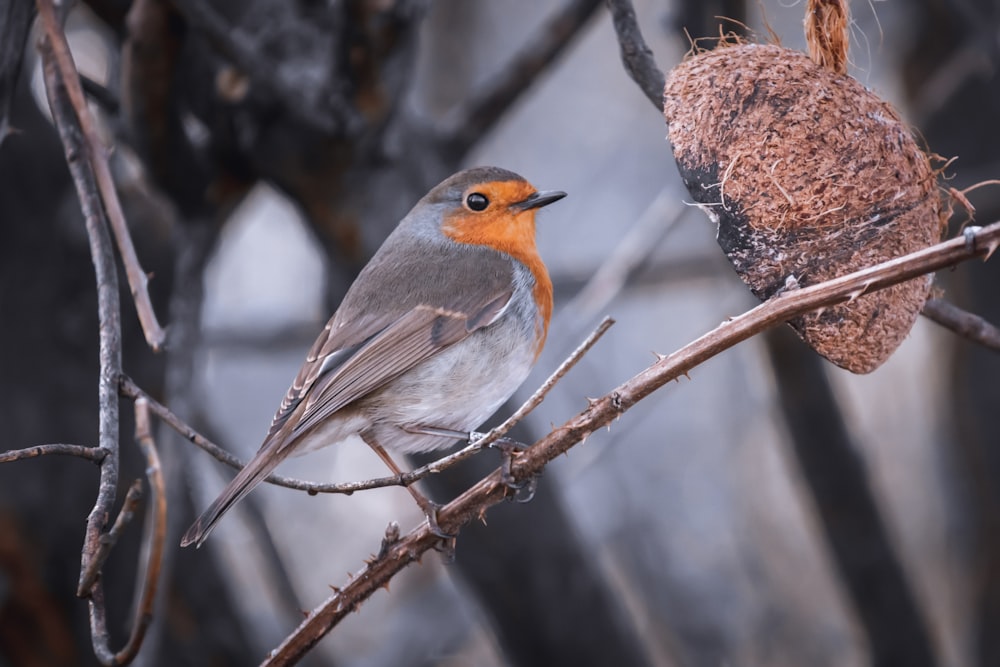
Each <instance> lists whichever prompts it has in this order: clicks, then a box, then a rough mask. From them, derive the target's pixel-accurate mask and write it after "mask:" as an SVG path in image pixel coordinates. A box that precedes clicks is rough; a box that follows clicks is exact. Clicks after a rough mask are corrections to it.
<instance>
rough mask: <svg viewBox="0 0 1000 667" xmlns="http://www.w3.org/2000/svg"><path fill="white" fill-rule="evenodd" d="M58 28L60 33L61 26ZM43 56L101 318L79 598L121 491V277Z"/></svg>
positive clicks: (79, 142) (62, 91)
mask: <svg viewBox="0 0 1000 667" xmlns="http://www.w3.org/2000/svg"><path fill="white" fill-rule="evenodd" d="M42 4H45V9H46V12H47V13H48V14H50V18H51V19H52V20H54V19H55V16H54V13H53V11H52V6H51V4H49V3H42ZM40 9H41V8H40ZM56 27H57V28H58V25H57V26H56ZM57 32H61V31H60V30H57ZM63 43H64V44H65V42H63ZM41 51H42V62H43V65H44V67H43V69H44V77H45V90H46V93H47V94H48V98H49V107H50V108H51V109H52V117H53V119H54V120H55V123H56V127H57V128H58V130H59V138H60V139H61V140H62V144H63V149H64V151H65V153H66V163H67V165H68V166H69V170H70V174H71V175H72V177H73V184H74V185H75V187H76V192H77V197H78V198H79V199H80V208H81V210H82V211H83V217H84V222H85V224H86V228H87V238H88V239H89V241H90V255H91V259H92V261H93V263H94V274H95V278H96V281H97V316H98V321H99V334H100V342H99V359H100V376H99V378H98V405H99V410H100V413H99V418H98V424H99V429H98V443H99V445H100V447H101V449H103V450H104V451H105V457H104V459H103V460H102V461H101V479H100V482H99V484H98V490H97V499H96V500H95V501H94V508H93V509H92V510H91V511H90V514H89V516H88V517H87V529H86V532H85V534H84V539H83V549H82V553H81V562H80V585H79V586H78V588H77V595H79V596H81V597H85V596H87V595H88V594H89V592H90V591H89V590H88V588H87V587H85V586H83V583H84V579H85V578H86V573H87V572H88V571H89V570H90V561H91V560H92V559H93V558H94V556H95V555H96V554H97V553H98V550H99V548H100V542H101V536H102V533H103V531H104V528H105V526H107V525H108V522H109V521H110V518H111V508H112V506H113V505H114V501H115V493H116V492H117V490H118V466H119V455H118V376H119V375H120V374H121V366H122V357H121V351H122V339H121V336H122V334H121V302H120V300H119V298H118V274H117V270H116V267H115V258H114V251H113V249H112V248H113V246H112V244H111V238H110V236H109V235H108V223H107V218H106V217H105V215H104V208H103V206H102V202H101V197H100V195H99V193H98V189H97V185H96V182H95V174H94V172H93V170H92V168H91V164H90V163H89V162H88V161H87V160H86V158H85V156H86V152H87V149H86V144H85V142H84V137H83V136H81V127H80V125H79V119H78V118H77V117H76V116H75V115H74V110H73V107H72V104H71V102H70V99H69V93H68V90H67V87H66V83H65V79H64V78H63V77H62V76H61V75H60V73H59V71H58V69H57V64H56V58H55V56H54V55H53V50H52V49H51V48H48V47H45V46H44V45H43V48H42V49H41ZM77 83H79V81H77Z"/></svg>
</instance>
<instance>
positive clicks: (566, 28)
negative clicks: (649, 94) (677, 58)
mask: <svg viewBox="0 0 1000 667" xmlns="http://www.w3.org/2000/svg"><path fill="white" fill-rule="evenodd" d="M600 4H601V3H600V0H566V2H565V3H564V4H563V6H562V7H560V8H559V9H558V10H557V11H556V13H555V14H554V15H553V16H552V17H551V18H549V19H548V20H547V21H545V23H544V24H543V25H542V26H541V27H540V28H538V29H537V30H536V31H535V32H534V34H532V35H531V37H530V38H529V39H527V40H526V41H525V46H524V48H523V49H522V50H521V51H519V52H518V53H516V54H515V55H514V57H513V58H511V60H510V61H509V62H508V63H507V64H506V65H505V66H504V67H503V69H502V70H500V73H499V74H498V75H497V76H496V77H495V78H493V79H492V80H491V81H490V82H489V83H487V84H486V85H484V86H483V87H482V88H480V89H479V90H476V91H474V92H473V94H472V95H471V96H469V97H467V98H466V99H465V101H464V102H462V103H461V104H460V105H459V106H458V107H456V108H455V109H454V110H452V111H451V112H450V113H449V115H448V118H447V119H446V120H445V123H444V129H443V132H442V142H441V143H442V148H444V150H446V151H448V152H450V153H452V154H457V155H461V154H464V153H465V152H466V151H468V150H469V148H470V147H471V146H472V145H473V144H475V143H476V142H477V141H479V140H480V139H482V136H483V135H484V134H486V132H488V131H489V129H490V128H492V127H493V126H494V125H495V124H496V122H497V121H498V120H499V119H500V118H502V117H503V115H504V114H505V113H507V110H508V109H509V108H510V107H511V105H513V104H514V102H516V101H517V100H518V99H520V97H521V95H522V94H523V93H524V92H525V91H526V90H528V88H529V87H530V86H531V83H532V82H533V81H534V80H535V79H536V78H537V77H538V75H539V74H541V73H542V72H544V71H545V70H546V69H547V68H548V67H549V65H551V64H552V62H553V61H554V60H555V59H556V58H557V57H559V54H561V53H562V52H563V50H565V48H566V47H567V46H568V45H569V44H570V42H572V40H573V37H575V36H576V35H577V33H579V32H580V30H581V29H582V28H583V26H584V25H586V23H587V21H588V20H589V19H590V17H591V16H593V14H594V12H595V11H596V10H597V8H598V6H600ZM662 92H663V90H662V87H661V89H660V93H661V95H662Z"/></svg>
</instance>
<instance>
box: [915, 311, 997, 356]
mask: <svg viewBox="0 0 1000 667" xmlns="http://www.w3.org/2000/svg"><path fill="white" fill-rule="evenodd" d="M920 312H921V314H922V315H923V316H924V317H926V318H927V319H929V320H931V321H933V322H936V323H938V324H940V325H941V326H943V327H945V328H946V329H951V330H952V331H953V332H955V333H956V334H958V335H959V336H961V337H963V338H968V339H969V340H971V341H972V342H974V343H979V344H980V345H982V346H983V347H987V348H989V349H991V350H995V351H997V352H1000V327H997V326H996V325H995V324H993V323H991V322H987V321H986V320H984V319H983V318H982V317H980V316H979V315H976V314H974V313H970V312H968V311H965V310H962V309H961V308H959V307H958V306H956V305H955V304H953V303H950V302H948V301H945V300H944V299H928V300H927V303H925V304H924V309H923V310H922V311H920Z"/></svg>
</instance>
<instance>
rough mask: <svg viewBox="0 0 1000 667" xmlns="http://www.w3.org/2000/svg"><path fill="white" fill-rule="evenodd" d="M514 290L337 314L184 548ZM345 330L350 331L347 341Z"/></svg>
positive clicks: (482, 321) (491, 313)
mask: <svg viewBox="0 0 1000 667" xmlns="http://www.w3.org/2000/svg"><path fill="white" fill-rule="evenodd" d="M512 296H513V291H512V290H511V289H507V290H503V291H500V292H499V293H494V294H491V295H489V296H488V297H486V298H480V299H471V298H467V299H465V302H464V303H463V302H461V301H456V302H454V303H453V304H452V307H450V308H445V307H441V306H431V305H428V304H418V305H417V306H415V307H413V308H411V309H409V310H407V311H406V312H404V313H403V314H402V315H400V316H399V317H397V318H395V319H394V320H392V321H391V322H389V323H387V324H385V325H384V326H381V327H380V325H381V324H382V322H384V320H385V319H386V318H380V319H379V320H375V321H372V322H368V323H365V324H362V325H360V327H356V326H346V325H345V326H340V325H339V322H338V318H337V317H336V316H335V317H334V318H333V319H332V320H331V321H330V323H329V324H327V326H326V328H325V329H324V331H323V333H322V334H321V335H320V337H319V338H318V339H317V341H316V343H315V344H314V345H313V348H312V350H310V353H309V355H308V356H307V358H306V363H305V364H304V365H303V367H302V369H301V370H300V371H299V374H298V376H297V377H296V378H295V381H294V382H293V383H292V386H291V388H290V389H289V390H288V393H287V394H286V395H285V398H284V400H283V401H282V403H281V406H280V407H279V408H278V412H277V414H276V415H275V417H274V420H273V421H272V423H271V428H270V429H269V431H268V435H267V437H266V438H265V440H264V443H263V444H262V445H261V447H260V449H259V450H258V451H257V453H256V454H255V455H254V457H253V459H251V461H250V462H249V463H248V464H247V465H246V466H245V467H244V468H243V469H242V470H240V472H239V473H238V474H237V475H236V477H234V478H233V479H232V481H230V483H229V484H228V485H227V486H226V488H225V489H224V490H223V491H222V493H221V494H220V495H219V497H218V498H217V499H216V500H215V502H213V503H212V504H211V505H210V506H209V507H208V508H207V509H206V510H205V512H204V513H202V515H201V516H200V517H199V518H198V520H197V521H195V522H194V524H192V526H191V527H190V528H189V529H188V531H187V532H186V533H185V534H184V537H183V539H182V540H181V546H187V545H188V544H192V543H195V544H197V545H199V546H200V545H201V543H202V542H203V541H204V540H205V538H206V537H208V534H209V532H211V530H212V528H213V526H214V525H215V523H216V522H217V521H218V520H219V519H220V518H221V517H222V515H223V514H225V512H226V511H227V510H229V508H231V507H232V506H233V505H235V504H236V503H237V502H239V501H240V500H241V499H242V498H243V497H244V496H246V494H248V493H249V492H250V491H251V490H252V489H253V488H254V487H255V486H257V484H259V483H260V482H261V481H263V479H264V478H265V477H267V476H268V475H269V474H270V473H271V471H273V470H274V469H275V468H276V467H277V465H278V464H279V463H280V462H281V461H283V460H284V459H285V458H287V457H288V455H289V454H290V453H291V451H292V450H293V449H294V446H295V444H296V442H297V441H298V439H299V437H301V436H302V435H303V434H305V433H306V432H308V431H309V430H310V429H311V428H313V427H314V426H316V425H317V424H319V423H321V422H322V421H323V420H325V419H327V418H328V417H330V416H331V415H333V414H334V413H335V412H336V411H337V410H340V409H341V408H343V407H344V406H346V405H348V404H349V403H352V402H353V401H356V400H358V399H360V398H362V397H364V396H366V395H368V394H369V393H371V392H372V391H375V390H376V389H378V388H380V387H382V386H384V385H385V384H387V383H389V382H391V381H392V380H394V379H396V378H397V377H399V376H400V375H402V374H403V373H405V372H406V371H408V370H410V369H412V368H413V367H414V366H416V365H417V364H419V363H421V362H422V361H425V360H427V359H429V358H431V357H432V356H434V354H436V353H437V352H439V351H441V350H443V349H445V348H447V347H449V346H450V345H454V344H455V343H457V342H458V341H460V340H462V339H464V338H465V337H466V336H468V335H469V334H470V333H472V332H473V331H475V330H477V329H480V328H482V327H484V326H487V325H489V324H490V323H492V322H493V321H495V320H496V318H497V317H499V316H500V314H501V313H502V312H503V310H504V308H505V307H506V306H507V304H508V303H509V302H510V299H511V297H512ZM344 331H350V332H351V333H350V336H351V339H350V340H348V339H347V338H346V336H347V334H345V333H343V332H344ZM358 338H361V340H360V341H358ZM354 341H357V342H354Z"/></svg>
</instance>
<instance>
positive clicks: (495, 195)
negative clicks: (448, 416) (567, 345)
mask: <svg viewBox="0 0 1000 667" xmlns="http://www.w3.org/2000/svg"><path fill="white" fill-rule="evenodd" d="M534 193H535V188H534V187H532V186H531V184H530V183H527V182H525V181H494V182H491V183H480V184H477V185H473V186H472V187H470V188H469V189H468V190H467V191H466V192H465V193H463V194H462V207H461V208H460V209H458V210H456V211H455V212H453V213H450V214H448V215H447V216H446V217H445V219H444V223H443V224H442V226H441V229H442V231H443V232H444V234H445V236H447V237H448V238H450V239H452V240H454V241H457V242H459V243H468V244H471V245H482V246H487V247H489V248H493V249H494V250H499V251H500V252H504V253H507V254H508V255H510V256H511V257H513V258H514V259H516V260H518V261H519V262H521V263H522V264H524V265H525V266H526V267H528V270H529V271H531V275H532V276H533V277H534V278H535V288H534V290H533V294H534V297H535V303H536V304H538V310H539V314H540V315H541V317H542V329H541V331H539V341H538V349H539V350H541V347H542V345H543V344H544V342H545V336H546V335H547V333H548V328H549V318H550V317H551V315H552V281H551V279H550V278H549V272H548V271H547V270H546V268H545V264H544V263H542V258H541V257H540V256H539V254H538V249H537V248H536V247H535V209H528V210H526V211H519V210H517V209H516V207H515V208H513V209H512V208H511V205H513V204H518V203H520V202H523V201H524V200H525V199H527V198H528V197H530V196H531V195H532V194H534ZM475 194H478V195H482V196H483V197H485V198H486V206H485V208H483V210H481V211H476V210H473V208H471V207H470V203H471V204H473V205H482V199H481V198H478V197H473V198H472V201H471V202H470V195H475Z"/></svg>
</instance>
